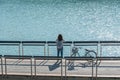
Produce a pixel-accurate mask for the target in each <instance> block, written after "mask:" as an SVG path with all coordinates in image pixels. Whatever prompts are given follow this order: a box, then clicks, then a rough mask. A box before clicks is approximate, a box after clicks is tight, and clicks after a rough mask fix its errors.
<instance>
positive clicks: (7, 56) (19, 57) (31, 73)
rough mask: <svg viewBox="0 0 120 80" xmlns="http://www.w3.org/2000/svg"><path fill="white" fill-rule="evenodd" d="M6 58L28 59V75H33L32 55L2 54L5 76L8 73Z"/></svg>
mask: <svg viewBox="0 0 120 80" xmlns="http://www.w3.org/2000/svg"><path fill="white" fill-rule="evenodd" d="M8 59H13V60H16V59H17V60H20V59H22V60H26V59H27V60H30V71H31V72H30V75H31V76H33V72H32V56H18V55H4V61H5V62H4V64H5V74H4V75H5V76H7V75H8V73H7V60H8ZM2 65H3V64H2Z"/></svg>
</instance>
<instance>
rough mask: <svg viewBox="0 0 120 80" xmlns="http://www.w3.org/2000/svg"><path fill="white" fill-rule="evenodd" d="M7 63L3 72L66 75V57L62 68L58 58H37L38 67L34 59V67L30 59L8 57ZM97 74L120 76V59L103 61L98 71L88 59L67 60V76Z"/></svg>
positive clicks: (10, 73)
mask: <svg viewBox="0 0 120 80" xmlns="http://www.w3.org/2000/svg"><path fill="white" fill-rule="evenodd" d="M4 63H5V61H4V60H3V64H4ZM6 63H7V67H6V69H7V70H5V65H3V74H7V75H30V76H31V75H32V76H35V75H36V76H61V74H62V76H65V60H64V59H63V60H62V68H61V61H57V60H37V61H36V67H35V65H34V60H33V59H32V67H31V62H30V60H23V59H20V60H19V59H15V60H14V59H7V61H6ZM35 69H36V71H35ZM61 69H62V70H61ZM5 71H6V73H5ZM61 71H62V73H61ZM92 71H93V72H92ZM0 73H1V68H0ZM1 74H2V73H1ZM92 74H93V75H92ZM96 74H97V77H117V78H118V77H120V61H117V60H116V61H109V60H108V61H101V63H100V65H99V66H98V68H97V73H96V66H93V68H92V65H91V64H89V63H88V61H67V66H66V75H67V76H76V77H92V76H93V77H96Z"/></svg>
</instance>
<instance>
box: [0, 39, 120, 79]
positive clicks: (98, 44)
mask: <svg viewBox="0 0 120 80" xmlns="http://www.w3.org/2000/svg"><path fill="white" fill-rule="evenodd" d="M0 46H18V52H19V53H18V55H5V56H3V57H2V55H0V59H1V75H7V60H8V59H29V60H30V63H31V64H30V68H31V70H30V71H31V73H30V74H31V76H34V75H35V76H37V75H36V60H45V59H47V60H58V59H59V60H61V61H62V60H63V58H58V57H56V56H52V57H51V56H50V55H49V46H56V42H55V41H0ZM24 46H43V47H44V56H26V55H24ZM64 46H70V51H71V48H72V46H95V47H96V52H97V57H96V58H92V57H90V58H89V57H70V56H68V57H66V56H65V58H64V59H65V72H64V70H63V67H64V66H63V61H62V63H61V79H62V78H63V74H65V79H66V78H67V71H66V67H67V63H66V62H67V61H69V60H79V61H80V60H86V61H87V60H88V59H90V60H92V61H93V59H94V60H96V62H97V63H98V62H100V61H105V60H120V57H119V56H117V57H115V56H112V57H111V56H110V57H108V56H107V57H105V56H102V53H103V47H104V46H120V41H65V42H64ZM21 53H22V54H21ZM98 54H99V55H98ZM32 59H34V73H33V63H32V62H33V61H32ZM4 60H5V62H4V63H3V61H4ZM3 66H5V71H4V69H3V68H4V67H3ZM95 67H96V69H95V75H96V76H94V73H93V72H94V69H93V62H92V66H91V72H92V73H91V77H92V79H93V78H94V77H95V78H96V79H97V77H98V69H99V65H96V66H95ZM33 74H34V75H33Z"/></svg>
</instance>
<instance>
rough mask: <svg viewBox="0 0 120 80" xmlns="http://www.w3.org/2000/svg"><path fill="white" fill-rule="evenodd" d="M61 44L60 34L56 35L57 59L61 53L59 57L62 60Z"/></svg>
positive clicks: (62, 40)
mask: <svg viewBox="0 0 120 80" xmlns="http://www.w3.org/2000/svg"><path fill="white" fill-rule="evenodd" d="M63 42H64V39H63V37H62V35H61V34H59V35H58V38H57V40H56V45H57V57H60V56H59V55H60V53H61V57H62V58H63Z"/></svg>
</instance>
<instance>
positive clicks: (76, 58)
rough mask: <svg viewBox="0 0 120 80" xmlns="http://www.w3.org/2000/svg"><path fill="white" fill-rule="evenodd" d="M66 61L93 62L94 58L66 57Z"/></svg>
mask: <svg viewBox="0 0 120 80" xmlns="http://www.w3.org/2000/svg"><path fill="white" fill-rule="evenodd" d="M64 58H65V59H66V60H93V59H95V58H94V57H69V56H68V57H64Z"/></svg>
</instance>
